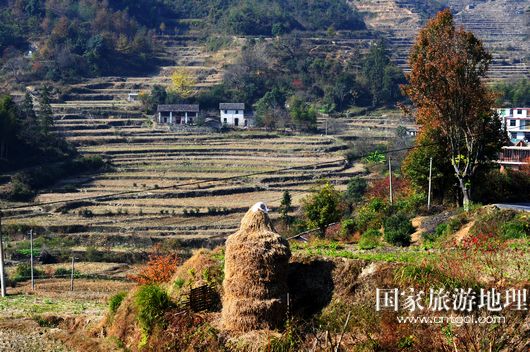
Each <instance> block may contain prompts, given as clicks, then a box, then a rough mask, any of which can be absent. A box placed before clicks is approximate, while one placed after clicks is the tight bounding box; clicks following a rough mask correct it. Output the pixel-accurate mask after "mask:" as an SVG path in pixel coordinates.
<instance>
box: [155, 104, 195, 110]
mask: <svg viewBox="0 0 530 352" xmlns="http://www.w3.org/2000/svg"><path fill="white" fill-rule="evenodd" d="M156 111H157V112H170V111H172V112H186V111H187V112H199V104H166V105H158V108H157V109H156Z"/></svg>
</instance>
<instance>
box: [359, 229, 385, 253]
mask: <svg viewBox="0 0 530 352" xmlns="http://www.w3.org/2000/svg"><path fill="white" fill-rule="evenodd" d="M380 238H381V232H379V230H376V229H369V230H367V231H366V232H365V233H363V234H362V236H361V239H360V240H359V249H373V248H375V247H377V246H378V245H379V242H380Z"/></svg>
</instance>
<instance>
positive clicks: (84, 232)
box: [3, 100, 410, 252]
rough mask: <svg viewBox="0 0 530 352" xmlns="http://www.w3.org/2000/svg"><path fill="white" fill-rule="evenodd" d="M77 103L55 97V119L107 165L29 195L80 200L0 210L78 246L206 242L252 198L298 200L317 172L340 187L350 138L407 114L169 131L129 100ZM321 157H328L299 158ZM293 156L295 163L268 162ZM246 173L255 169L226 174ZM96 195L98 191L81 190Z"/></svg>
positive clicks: (375, 133) (222, 232)
mask: <svg viewBox="0 0 530 352" xmlns="http://www.w3.org/2000/svg"><path fill="white" fill-rule="evenodd" d="M85 104H86V106H85V108H83V109H79V110H77V109H78V108H73V107H72V111H68V109H69V108H67V107H66V105H68V104H63V106H57V107H56V108H58V111H60V112H58V115H57V119H56V126H57V129H58V131H60V133H63V134H64V135H65V136H66V138H67V139H69V140H70V141H72V142H73V143H75V144H76V145H77V146H78V148H79V150H80V151H81V152H82V153H84V154H97V155H102V156H104V157H105V158H106V159H108V160H109V161H110V163H111V164H112V166H113V168H112V170H109V171H107V172H105V173H103V174H98V175H82V176H79V177H77V178H75V179H69V180H65V181H63V182H61V183H59V184H57V185H55V186H54V187H53V188H52V189H50V190H49V191H47V192H43V193H42V194H40V195H39V196H38V198H37V199H36V202H37V203H45V202H55V201H65V200H79V199H81V200H79V201H76V202H74V203H69V204H68V205H64V203H61V204H55V205H53V206H49V207H48V206H47V207H34V208H30V209H21V210H17V211H11V212H7V213H5V214H4V215H5V216H6V217H5V218H4V219H3V221H4V223H5V224H8V225H29V226H32V227H34V228H36V229H40V230H39V232H40V233H42V232H48V233H51V234H54V235H60V236H66V237H67V238H69V239H71V240H72V241H74V243H76V244H77V247H75V250H79V251H83V250H84V249H85V248H86V247H87V246H96V247H100V248H107V247H108V246H112V250H113V251H116V252H120V251H123V252H129V251H134V250H136V249H139V250H142V249H144V248H146V247H148V246H150V245H151V244H152V243H154V242H158V241H161V240H164V239H167V238H177V239H179V240H180V241H182V243H184V244H185V245H188V246H208V245H213V244H215V243H218V242H219V241H223V240H224V238H225V237H226V235H228V234H230V233H232V232H233V231H234V230H235V229H236V228H237V227H238V225H239V224H238V222H239V220H240V219H241V216H242V215H243V213H244V212H245V211H246V210H247V209H248V207H249V206H251V205H252V204H254V203H255V202H257V201H264V202H266V203H267V204H268V205H269V206H270V207H272V208H273V209H277V207H278V206H279V204H280V200H281V196H282V193H283V191H285V190H288V191H289V192H291V194H292V196H293V203H294V204H295V205H298V204H299V203H300V199H301V198H303V197H304V196H306V195H307V193H308V191H309V190H310V189H311V188H312V187H314V186H315V185H316V184H317V183H318V182H319V181H320V180H321V179H322V178H327V179H329V180H331V181H332V182H334V183H335V184H337V185H338V187H340V188H342V187H344V185H345V184H346V183H347V181H348V180H349V178H350V177H352V176H353V175H357V174H361V173H364V172H365V171H364V168H363V167H362V165H354V166H353V167H347V166H345V164H344V162H343V161H342V159H343V154H344V150H345V149H346V148H347V143H348V141H349V140H352V139H356V138H370V139H371V140H375V141H383V140H385V139H388V137H390V136H393V135H394V133H395V129H396V128H397V127H398V126H399V125H407V124H410V122H407V121H402V120H401V118H400V116H399V113H397V112H395V113H386V114H383V113H374V114H373V115H372V116H363V117H355V118H350V119H325V118H321V119H320V120H319V123H320V127H321V128H322V132H323V134H322V135H314V136H307V135H306V136H303V135H300V136H297V135H295V136H289V135H282V134H277V133H268V132H265V131H262V132H260V131H254V132H252V131H248V132H232V133H223V134H219V133H205V132H204V131H197V130H181V131H170V130H168V128H167V127H161V126H151V124H149V123H147V121H148V120H147V119H146V118H144V117H143V116H142V115H141V114H140V113H139V112H137V111H136V110H135V108H134V105H132V103H123V104H121V105H120V104H116V105H114V106H108V107H101V106H100V103H98V102H97V101H96V102H94V101H89V100H87V101H86V102H85ZM90 104H94V106H91V105H90ZM74 111H76V113H74ZM326 126H327V130H328V135H325V130H326ZM323 162H324V163H325V162H329V164H324V165H318V166H310V167H307V166H305V165H308V164H315V163H323ZM296 166H301V167H300V168H299V169H294V170H286V171H282V172H270V171H274V170H277V169H282V168H291V167H296ZM255 173H258V174H255ZM261 173H263V174H261ZM246 174H255V175H253V176H249V177H244V178H237V179H231V178H232V177H235V176H239V175H246ZM173 186H174V187H173ZM128 192H134V193H130V194H129V193H128ZM115 193H124V194H119V195H112V196H107V197H101V196H106V195H110V194H115ZM96 196H98V197H101V198H99V199H97V200H93V199H90V200H82V198H86V197H96ZM275 214H277V212H275Z"/></svg>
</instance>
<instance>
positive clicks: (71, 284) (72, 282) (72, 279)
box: [70, 256, 75, 291]
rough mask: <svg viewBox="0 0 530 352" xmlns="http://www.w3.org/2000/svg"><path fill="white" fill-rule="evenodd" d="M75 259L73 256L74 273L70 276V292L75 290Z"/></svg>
mask: <svg viewBox="0 0 530 352" xmlns="http://www.w3.org/2000/svg"><path fill="white" fill-rule="evenodd" d="M74 259H75V258H74V257H73V256H72V273H71V274H70V291H73V290H74Z"/></svg>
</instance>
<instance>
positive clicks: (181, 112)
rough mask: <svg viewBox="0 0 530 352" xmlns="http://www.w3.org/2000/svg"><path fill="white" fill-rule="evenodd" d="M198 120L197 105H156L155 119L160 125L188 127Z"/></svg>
mask: <svg viewBox="0 0 530 352" xmlns="http://www.w3.org/2000/svg"><path fill="white" fill-rule="evenodd" d="M198 118H199V105H198V104H168V105H158V108H157V109H156V119H157V121H158V123H160V124H169V125H184V124H186V125H189V124H193V123H196V122H197V119H198Z"/></svg>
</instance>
